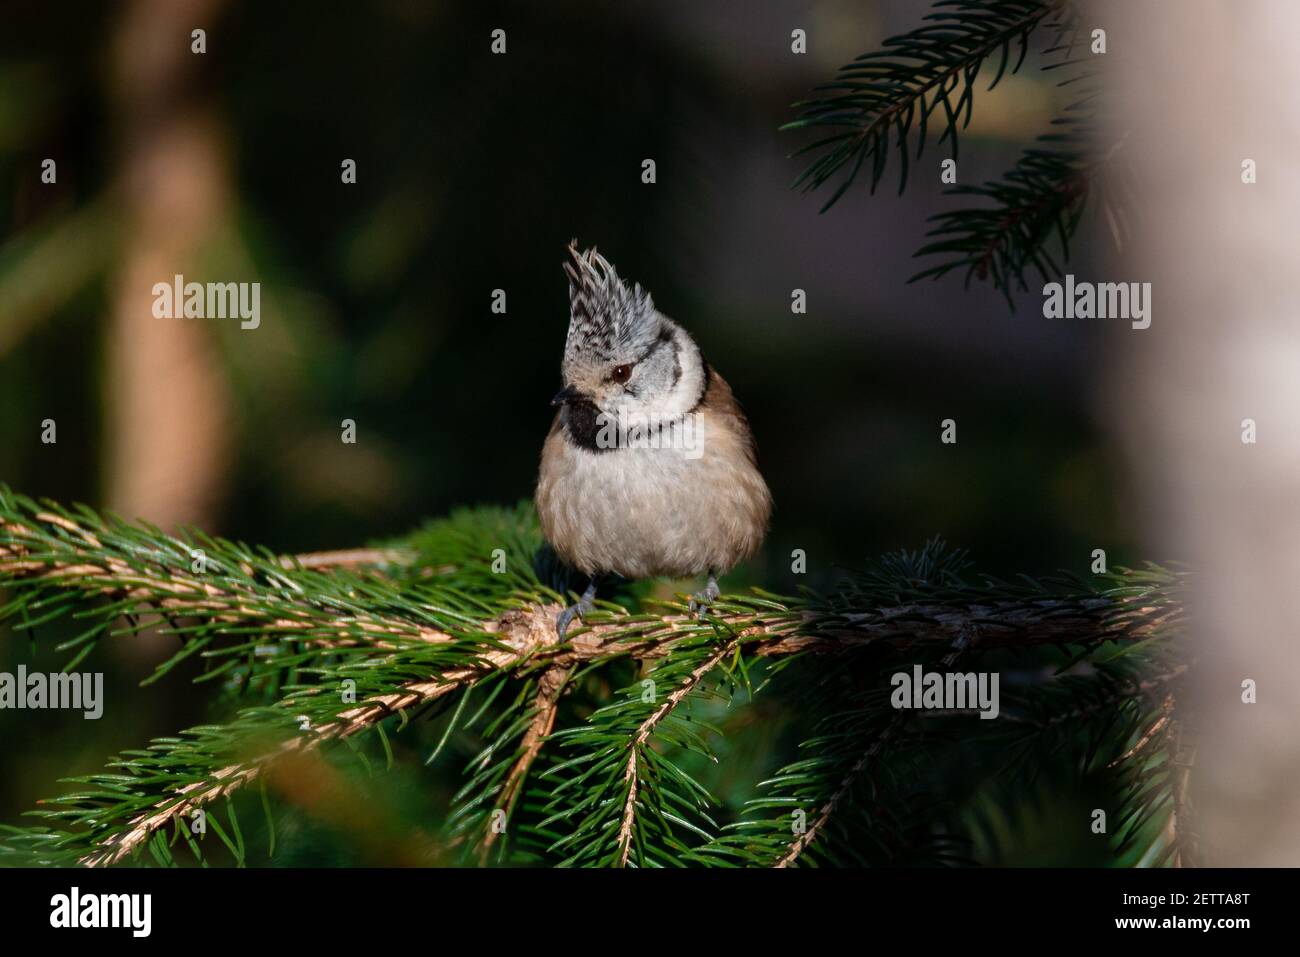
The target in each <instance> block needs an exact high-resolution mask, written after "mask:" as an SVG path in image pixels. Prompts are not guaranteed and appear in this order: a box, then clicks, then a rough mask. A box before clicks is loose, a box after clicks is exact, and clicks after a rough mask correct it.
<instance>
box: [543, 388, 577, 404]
mask: <svg viewBox="0 0 1300 957" xmlns="http://www.w3.org/2000/svg"><path fill="white" fill-rule="evenodd" d="M581 394H582V393H580V392H579V391H578V390H577V389H575V388H574V387H573V386H571V385H566V386H565V387H564V388H563V389H561V390H560V391H559V392H557V393H555V398H553V399H552V400H551V405H564V404H565V403H566V402H572V401H573V400H574V399H576V398H578V397H579V396H580V395H581Z"/></svg>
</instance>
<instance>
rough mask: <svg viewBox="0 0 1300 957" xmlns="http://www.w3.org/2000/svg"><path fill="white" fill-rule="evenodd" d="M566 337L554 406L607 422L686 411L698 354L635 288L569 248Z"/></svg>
mask: <svg viewBox="0 0 1300 957" xmlns="http://www.w3.org/2000/svg"><path fill="white" fill-rule="evenodd" d="M564 271H565V274H566V275H567V276H568V277H569V335H568V338H567V340H566V341H565V344H564V361H563V363H562V365H561V372H562V374H563V377H564V388H563V389H561V390H560V392H559V394H557V395H556V397H555V399H554V400H553V402H554V404H556V405H566V404H573V403H588V404H590V405H591V406H594V407H595V408H596V410H598V411H599V412H604V413H609V414H618V413H623V414H629V413H630V414H659V415H674V414H678V413H681V412H687V411H689V410H690V409H691V408H693V407H694V405H695V404H696V402H698V400H699V395H700V393H701V392H702V390H703V383H704V364H703V360H702V359H701V358H700V354H699V349H698V348H696V346H695V343H694V342H693V341H692V340H691V338H690V336H688V335H687V334H686V332H685V330H683V329H682V328H681V327H680V326H678V325H677V324H676V323H675V322H673V321H672V320H671V319H669V318H668V317H666V316H664V315H663V314H661V313H660V312H659V311H658V310H657V309H655V306H654V302H653V301H652V300H651V298H650V294H649V293H648V292H646V291H645V290H644V289H642V288H641V286H640V285H632V286H629V285H628V284H627V283H626V282H624V281H623V280H622V279H620V278H619V276H618V274H617V273H616V272H615V270H614V267H613V266H612V265H611V264H610V263H609V261H608V260H606V259H605V257H604V256H601V255H600V254H599V253H597V252H596V250H595V249H594V248H592V249H588V250H586V251H585V252H580V251H579V250H578V246H577V242H576V241H574V242H572V243H570V244H569V260H568V262H566V263H565V264H564Z"/></svg>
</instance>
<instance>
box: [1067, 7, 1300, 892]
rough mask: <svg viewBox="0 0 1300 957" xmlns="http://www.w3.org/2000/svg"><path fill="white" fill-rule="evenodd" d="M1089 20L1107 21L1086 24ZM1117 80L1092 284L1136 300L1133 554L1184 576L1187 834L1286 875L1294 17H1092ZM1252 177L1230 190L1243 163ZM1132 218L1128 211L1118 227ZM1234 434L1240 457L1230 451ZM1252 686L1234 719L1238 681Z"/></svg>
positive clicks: (1293, 480)
mask: <svg viewBox="0 0 1300 957" xmlns="http://www.w3.org/2000/svg"><path fill="white" fill-rule="evenodd" d="M1103 12H1104V13H1105V14H1106V15H1105V16H1100V15H1099V14H1102V13H1103ZM1091 13H1092V14H1093V15H1094V18H1095V21H1096V22H1095V23H1092V24H1089V23H1088V16H1089V11H1088V10H1087V8H1085V14H1084V23H1085V25H1086V26H1087V29H1088V30H1091V29H1092V28H1093V27H1094V26H1101V27H1105V28H1106V29H1107V32H1108V34H1109V35H1108V38H1107V39H1108V48H1109V50H1110V53H1109V54H1107V55H1108V56H1111V57H1113V61H1112V62H1113V65H1114V66H1116V67H1118V68H1121V72H1122V74H1123V77H1124V81H1125V82H1124V84H1123V86H1122V92H1123V97H1122V99H1123V103H1122V106H1121V108H1120V111H1119V115H1118V116H1117V117H1116V119H1117V121H1118V122H1119V124H1120V125H1119V132H1120V133H1121V135H1122V136H1125V137H1126V140H1125V142H1124V145H1123V147H1122V149H1123V150H1124V152H1125V154H1126V155H1127V158H1128V161H1129V162H1130V163H1132V164H1134V166H1135V172H1136V178H1137V182H1136V186H1137V189H1136V190H1135V195H1136V196H1137V197H1139V198H1140V199H1141V200H1142V201H1143V203H1144V206H1143V209H1142V210H1141V213H1142V215H1143V216H1144V219H1143V220H1142V221H1141V223H1140V225H1139V228H1138V232H1137V235H1136V237H1135V239H1136V242H1135V246H1134V248H1133V249H1132V250H1131V254H1132V255H1131V256H1130V258H1129V260H1128V262H1126V263H1125V264H1124V265H1123V266H1121V267H1119V268H1118V271H1121V272H1123V273H1124V274H1122V275H1119V274H1116V275H1112V276H1109V277H1107V278H1111V279H1116V280H1130V281H1132V280H1142V281H1151V282H1152V283H1153V289H1152V293H1153V297H1152V298H1153V303H1154V318H1153V321H1152V325H1151V328H1150V329H1148V330H1146V331H1145V332H1137V331H1131V330H1127V329H1125V330H1124V332H1123V333H1122V334H1121V333H1119V332H1118V331H1116V333H1115V335H1116V337H1117V339H1118V340H1119V341H1118V343H1117V344H1116V348H1115V359H1116V360H1117V362H1116V363H1115V365H1114V367H1113V369H1112V373H1113V381H1112V383H1111V385H1112V388H1110V389H1108V390H1107V391H1108V394H1110V395H1112V396H1115V404H1114V405H1113V407H1111V408H1110V409H1108V410H1107V413H1106V414H1107V418H1108V419H1109V420H1110V421H1111V422H1113V423H1114V424H1115V427H1116V429H1118V430H1120V431H1121V432H1122V433H1123V435H1124V438H1125V440H1126V442H1127V446H1128V451H1129V453H1130V456H1131V459H1132V462H1133V463H1134V466H1135V469H1136V474H1137V475H1138V477H1139V495H1140V499H1141V501H1140V503H1139V511H1140V514H1143V515H1145V516H1147V518H1148V520H1149V526H1148V528H1147V532H1148V535H1147V539H1148V542H1149V544H1150V545H1152V546H1155V547H1153V548H1150V549H1149V551H1150V552H1151V554H1152V557H1160V556H1170V557H1177V558H1180V559H1186V560H1187V561H1189V562H1190V563H1191V565H1192V567H1193V569H1194V570H1195V573H1196V575H1197V579H1198V582H1199V584H1198V587H1197V588H1196V591H1195V594H1194V595H1193V603H1194V608H1193V610H1194V612H1195V613H1196V618H1195V621H1196V625H1195V627H1196V629H1197V630H1196V633H1195V636H1194V637H1195V641H1196V643H1197V649H1196V650H1197V655H1198V658H1199V663H1198V665H1197V667H1196V668H1195V669H1194V676H1195V677H1194V679H1193V683H1192V688H1191V700H1190V701H1184V702H1180V703H1179V705H1180V707H1179V709H1178V713H1179V714H1180V715H1181V716H1182V717H1183V718H1184V720H1185V722H1187V724H1186V725H1185V727H1186V730H1188V731H1193V732H1197V733H1198V735H1199V741H1200V744H1199V747H1198V749H1197V752H1196V754H1195V755H1194V756H1193V754H1192V753H1191V751H1190V749H1186V750H1184V752H1183V754H1182V755H1181V759H1182V760H1185V761H1189V762H1190V761H1192V760H1193V758H1194V761H1195V768H1194V770H1193V772H1192V774H1191V798H1192V804H1193V808H1194V812H1195V813H1194V814H1193V816H1192V818H1191V820H1192V821H1193V822H1194V824H1195V826H1197V829H1198V831H1199V833H1200V836H1201V838H1202V840H1203V841H1204V842H1205V843H1204V846H1203V854H1204V858H1205V859H1204V863H1207V864H1220V865H1273V866H1276V865H1291V866H1295V865H1297V864H1300V734H1297V728H1300V695H1297V694H1296V692H1295V682H1296V679H1297V676H1300V633H1298V628H1297V626H1298V624H1300V587H1298V585H1297V583H1300V421H1298V420H1297V417H1298V415H1300V322H1298V317H1297V291H1296V290H1297V282H1298V275H1297V234H1296V224H1295V211H1296V210H1297V209H1300V178H1297V177H1296V175H1295V158H1296V156H1297V155H1300V102H1297V100H1296V98H1295V94H1294V91H1295V90H1296V89H1297V88H1300V58H1298V57H1297V56H1296V55H1295V50H1294V45H1295V37H1296V36H1297V35H1300V5H1297V4H1295V3H1289V2H1281V0H1255V2H1252V3H1246V4H1242V3H1230V2H1226V0H1190V2H1184V3H1180V4H1177V5H1174V4H1163V3H1125V4H1117V5H1114V6H1112V7H1109V8H1104V9H1097V8H1092V9H1091ZM1247 159H1252V160H1254V161H1255V162H1256V163H1257V164H1258V182H1257V183H1256V184H1254V185H1247V184H1245V183H1243V182H1242V163H1243V161H1245V160H1247ZM1131 212H1135V213H1136V212H1138V210H1131ZM1244 419H1253V420H1254V422H1255V423H1256V424H1257V428H1258V442H1257V443H1256V444H1246V443H1243V441H1242V431H1243V424H1242V423H1243V420H1244ZM1248 679H1249V680H1253V681H1254V682H1256V683H1257V684H1258V703H1257V704H1247V703H1243V700H1242V698H1243V686H1242V683H1243V682H1244V681H1247V680H1248Z"/></svg>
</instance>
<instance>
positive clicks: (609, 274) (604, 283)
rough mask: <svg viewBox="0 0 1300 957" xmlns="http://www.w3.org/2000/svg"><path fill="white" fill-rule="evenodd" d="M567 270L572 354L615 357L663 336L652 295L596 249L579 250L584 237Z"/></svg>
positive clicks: (572, 249) (573, 248)
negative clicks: (626, 278) (623, 275)
mask: <svg viewBox="0 0 1300 957" xmlns="http://www.w3.org/2000/svg"><path fill="white" fill-rule="evenodd" d="M564 273H565V275H567V276H568V277H569V335H568V339H567V340H566V342H565V347H564V348H565V351H566V352H568V353H578V352H587V353H592V354H594V355H595V356H597V357H598V358H602V359H609V358H613V357H614V356H616V355H620V354H625V353H627V352H629V351H630V352H636V351H639V350H640V349H641V348H642V347H643V346H645V345H648V344H650V343H652V342H653V341H654V339H655V337H656V336H658V335H659V330H660V325H661V321H660V319H659V316H658V314H657V313H656V312H655V308H654V303H653V302H652V301H651V299H650V294H649V293H648V292H646V291H645V290H644V289H642V288H641V287H640V285H635V284H634V285H631V286H629V285H628V284H627V283H626V282H624V281H623V280H622V279H620V278H619V276H618V273H617V272H616V271H615V269H614V266H613V264H611V263H610V262H609V260H607V259H606V258H605V257H604V256H602V255H601V254H600V253H598V252H596V247H594V246H593V247H592V248H591V249H588V250H585V251H579V250H578V241H577V240H576V239H575V240H573V241H572V242H570V243H569V261H568V262H566V263H565V264H564Z"/></svg>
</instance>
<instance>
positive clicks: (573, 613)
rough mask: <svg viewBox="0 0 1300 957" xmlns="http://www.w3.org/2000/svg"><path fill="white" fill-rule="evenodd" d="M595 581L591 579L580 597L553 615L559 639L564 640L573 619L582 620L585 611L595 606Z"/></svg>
mask: <svg viewBox="0 0 1300 957" xmlns="http://www.w3.org/2000/svg"><path fill="white" fill-rule="evenodd" d="M595 599H596V583H595V582H594V581H593V582H592V583H591V584H590V585H588V586H587V590H586V591H585V592H583V593H582V597H581V598H579V599H578V600H577V602H575V603H574V604H572V605H570V606H569V607H568V608H566V609H564V611H562V612H560V613H559V614H558V615H556V616H555V630H556V632H558V633H559V636H560V641H564V640H565V636H566V635H567V634H568V631H569V626H570V625H572V624H573V619H575V618H577V619H579V620H582V619H584V618H585V617H586V614H587V612H589V611H592V610H593V609H595V607H596V601H595Z"/></svg>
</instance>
